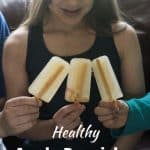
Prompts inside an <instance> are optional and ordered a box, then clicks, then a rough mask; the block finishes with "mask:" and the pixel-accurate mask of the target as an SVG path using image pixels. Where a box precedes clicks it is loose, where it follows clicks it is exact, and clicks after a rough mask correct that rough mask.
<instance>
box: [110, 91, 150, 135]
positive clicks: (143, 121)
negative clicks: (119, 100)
mask: <svg viewBox="0 0 150 150" xmlns="http://www.w3.org/2000/svg"><path fill="white" fill-rule="evenodd" d="M126 103H127V104H128V106H129V113H128V120H127V123H126V125H125V126H124V127H123V128H121V129H117V130H112V135H113V136H120V135H121V136H124V135H128V134H132V133H135V132H140V131H143V130H147V129H150V93H148V94H147V95H146V96H144V97H142V98H140V99H131V100H129V101H126Z"/></svg>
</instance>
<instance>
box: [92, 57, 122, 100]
mask: <svg viewBox="0 0 150 150" xmlns="http://www.w3.org/2000/svg"><path fill="white" fill-rule="evenodd" d="M92 68H93V71H94V75H95V79H96V82H97V86H98V89H99V92H100V95H101V99H102V100H103V101H114V100H116V99H118V98H121V97H122V96H123V93H122V91H121V88H120V86H119V83H118V81H117V78H116V75H115V73H114V71H113V68H112V66H111V63H110V61H109V58H108V57H107V56H101V57H99V58H96V59H94V60H93V61H92Z"/></svg>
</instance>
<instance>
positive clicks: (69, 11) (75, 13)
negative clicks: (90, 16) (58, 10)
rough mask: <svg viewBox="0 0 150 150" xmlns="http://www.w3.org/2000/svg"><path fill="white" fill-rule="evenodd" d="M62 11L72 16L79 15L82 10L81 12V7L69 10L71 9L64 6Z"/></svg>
mask: <svg viewBox="0 0 150 150" xmlns="http://www.w3.org/2000/svg"><path fill="white" fill-rule="evenodd" d="M62 11H63V13H64V14H65V15H67V16H70V17H72V16H77V15H79V14H80V12H81V9H75V10H69V9H63V8H62Z"/></svg>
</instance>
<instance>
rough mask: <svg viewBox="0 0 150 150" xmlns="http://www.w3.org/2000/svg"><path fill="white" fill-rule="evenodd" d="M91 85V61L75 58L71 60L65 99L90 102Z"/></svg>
mask: <svg viewBox="0 0 150 150" xmlns="http://www.w3.org/2000/svg"><path fill="white" fill-rule="evenodd" d="M90 86H91V61H90V60H88V59H84V58H74V59H72V60H71V62H70V71H69V75H68V79H67V88H66V92H65V99H66V101H69V102H89V99H90Z"/></svg>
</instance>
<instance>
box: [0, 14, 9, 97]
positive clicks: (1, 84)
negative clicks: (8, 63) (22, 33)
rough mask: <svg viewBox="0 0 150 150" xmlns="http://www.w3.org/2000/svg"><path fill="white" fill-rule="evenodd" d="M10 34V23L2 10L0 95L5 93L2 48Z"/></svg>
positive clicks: (0, 23) (0, 22)
mask: <svg viewBox="0 0 150 150" xmlns="http://www.w3.org/2000/svg"><path fill="white" fill-rule="evenodd" d="M8 35H9V29H8V25H7V23H6V20H5V18H4V16H3V15H2V13H1V12H0V97H2V96H4V95H5V88H4V80H3V73H2V50H3V45H4V41H5V40H6V38H7V37H8Z"/></svg>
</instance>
